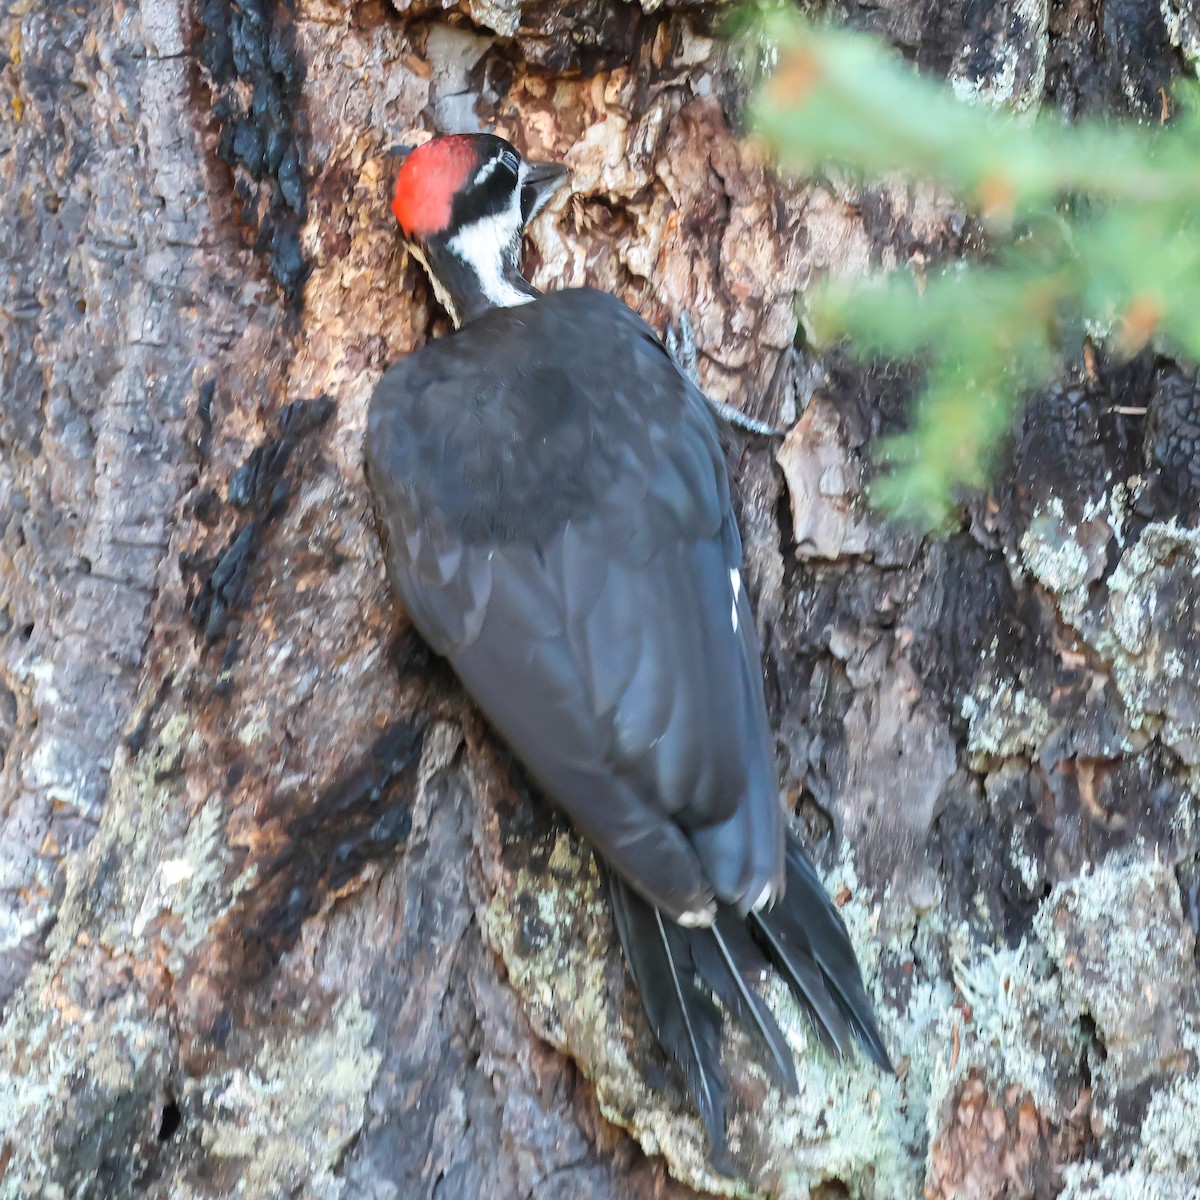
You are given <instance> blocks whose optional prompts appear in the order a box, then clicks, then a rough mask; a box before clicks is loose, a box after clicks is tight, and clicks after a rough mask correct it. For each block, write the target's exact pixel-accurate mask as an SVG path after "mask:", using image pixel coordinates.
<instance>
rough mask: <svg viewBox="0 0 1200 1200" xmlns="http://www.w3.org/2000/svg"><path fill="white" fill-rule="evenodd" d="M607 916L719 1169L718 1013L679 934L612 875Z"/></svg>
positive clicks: (721, 1086)
mask: <svg viewBox="0 0 1200 1200" xmlns="http://www.w3.org/2000/svg"><path fill="white" fill-rule="evenodd" d="M609 885H610V886H609V893H610V895H611V896H612V906H613V917H614V920H615V922H616V926H617V933H618V934H619V935H620V938H621V945H622V947H623V948H624V950H625V961H626V962H627V963H628V964H629V973H630V974H631V975H632V976H633V982H634V985H635V986H636V988H637V991H638V995H639V996H640V997H641V1001H642V1007H643V1008H644V1009H645V1011H646V1017H647V1019H648V1020H649V1022H650V1028H651V1029H653V1030H654V1035H655V1037H657V1038H658V1041H659V1044H660V1045H661V1046H662V1047H663V1049H664V1050H665V1051H666V1052H667V1054H668V1055H669V1056H670V1057H671V1058H672V1059H673V1060H674V1061H675V1062H676V1063H677V1064H678V1065H679V1067H680V1069H681V1070H682V1072H683V1078H684V1082H685V1083H686V1085H687V1090H688V1094H689V1095H690V1096H691V1098H692V1103H693V1104H694V1105H695V1106H696V1111H697V1112H698V1113H699V1114H700V1120H701V1121H702V1122H703V1123H704V1128H705V1130H706V1131H707V1133H708V1140H709V1145H710V1147H711V1148H712V1162H713V1166H714V1167H716V1168H717V1169H718V1170H721V1169H724V1168H723V1167H722V1163H724V1162H725V1161H726V1160H727V1159H728V1145H727V1143H726V1141H725V1073H724V1071H723V1070H722V1068H721V1014H720V1012H719V1011H718V1010H717V1007H716V1005H715V1004H714V1003H713V1002H712V999H711V997H710V996H709V995H708V994H707V993H706V992H705V991H704V990H703V989H702V988H700V987H699V986H698V985H697V980H696V967H695V963H694V962H693V960H692V955H691V951H690V950H689V949H688V945H687V942H686V940H685V931H684V930H682V929H681V928H680V927H679V926H678V925H675V924H673V923H672V922H671V921H669V920H664V919H663V917H662V914H661V913H660V912H659V911H658V909H656V908H654V907H653V906H652V905H650V904H648V903H646V901H645V900H643V899H642V898H641V896H639V895H637V893H636V892H633V891H631V890H630V889H629V888H628V887H626V886H625V884H624V883H622V882H621V880H620V879H618V878H617V877H616V876H613V875H610V876H609Z"/></svg>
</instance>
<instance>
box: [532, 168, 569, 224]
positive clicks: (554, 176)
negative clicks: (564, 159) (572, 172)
mask: <svg viewBox="0 0 1200 1200" xmlns="http://www.w3.org/2000/svg"><path fill="white" fill-rule="evenodd" d="M568 174H569V172H568V171H567V168H566V167H564V166H563V165H562V164H561V163H542V162H526V164H525V178H524V179H522V181H521V216H522V217H523V218H524V219H525V220H526V221H531V220H532V219H533V218H534V217H535V216H536V215H537V214H538V213H539V212H541V210H542V209H543V208H544V207H545V204H546V201H547V200H549V199H550V197H551V196H553V195H554V193H555V192H557V191H558V189H559V188H560V187H562V185H563V184H564V183H566V182H567V175H568Z"/></svg>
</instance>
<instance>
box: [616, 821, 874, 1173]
mask: <svg viewBox="0 0 1200 1200" xmlns="http://www.w3.org/2000/svg"><path fill="white" fill-rule="evenodd" d="M786 864H787V888H786V891H785V894H784V895H783V897H782V898H781V899H780V900H779V901H778V902H777V903H776V904H775V906H774V907H773V908H772V909H770V910H768V911H763V912H752V913H750V915H749V917H748V918H746V919H745V920H743V918H742V917H740V916H739V915H738V913H737V911H736V910H735V909H733V908H731V907H727V906H721V907H720V908H719V910H718V913H717V918H716V920H715V921H714V923H713V925H712V926H711V927H710V928H707V929H685V928H682V927H681V926H679V925H676V924H674V923H673V922H671V921H670V920H668V919H664V918H663V916H662V915H661V913H659V911H658V910H657V909H656V908H654V907H653V906H652V905H651V904H649V903H647V902H646V901H645V900H643V899H642V898H641V896H639V895H638V894H637V893H636V892H634V891H633V890H632V889H630V888H629V887H627V886H626V885H625V884H624V883H623V882H622V881H621V880H620V879H619V878H617V877H616V876H615V875H613V874H611V872H606V875H607V876H608V881H609V891H610V894H611V896H612V905H613V916H614V919H615V922H616V926H617V932H618V934H619V935H620V938H621V945H622V947H623V948H624V950H625V959H626V962H628V964H629V972H630V974H631V975H632V976H633V982H634V986H635V987H636V988H637V991H638V994H639V995H640V997H641V1000H642V1006H643V1008H644V1009H645V1011H646V1016H647V1018H648V1020H649V1022H650V1028H651V1029H652V1030H653V1031H654V1034H655V1036H656V1037H657V1038H658V1041H659V1044H660V1045H661V1046H662V1047H663V1049H664V1050H665V1051H666V1052H667V1054H668V1056H669V1057H670V1058H671V1059H672V1060H673V1061H674V1062H675V1063H676V1064H677V1065H678V1066H679V1068H680V1069H681V1070H682V1072H683V1078H684V1082H685V1084H686V1085H687V1090H688V1093H689V1095H690V1096H691V1098H692V1103H693V1104H694V1105H695V1107H696V1111H697V1112H698V1113H699V1115H700V1119H701V1121H702V1122H703V1123H704V1127H705V1129H706V1130H707V1132H708V1138H709V1144H710V1146H711V1147H712V1158H711V1161H712V1164H713V1166H714V1167H715V1168H716V1169H717V1170H719V1171H723V1172H725V1173H728V1172H729V1171H730V1170H731V1167H730V1165H729V1157H728V1144H727V1142H726V1140H725V1075H724V1072H723V1070H722V1068H721V1024H722V1017H721V1013H720V1011H719V1010H718V1009H717V1007H716V1005H715V1004H714V1003H713V1000H712V996H711V995H710V992H711V993H712V994H714V995H715V996H716V997H717V998H718V999H719V1000H720V1001H721V1003H722V1004H723V1005H724V1006H725V1008H726V1009H727V1010H728V1011H729V1012H730V1013H732V1014H733V1016H734V1019H735V1020H737V1021H738V1022H740V1024H741V1025H742V1026H743V1027H744V1028H745V1029H746V1030H747V1032H748V1033H750V1034H751V1035H752V1036H753V1037H755V1038H756V1039H757V1040H758V1041H759V1042H760V1043H761V1044H762V1045H763V1047H764V1048H765V1050H766V1053H767V1059H768V1062H769V1064H770V1067H771V1070H772V1073H773V1074H774V1075H775V1077H776V1081H777V1083H778V1084H779V1086H780V1087H781V1089H783V1090H786V1091H790V1092H794V1091H795V1090H796V1086H797V1083H796V1065H795V1060H794V1059H793V1057H792V1053H791V1050H790V1048H789V1046H788V1043H787V1040H786V1038H785V1037H784V1035H783V1033H782V1031H781V1030H780V1028H779V1025H778V1023H777V1022H776V1020H775V1018H774V1016H773V1015H772V1014H771V1010H770V1009H769V1008H768V1007H767V1005H766V1002H765V1001H764V1000H763V999H762V997H761V996H760V995H759V994H758V993H757V991H755V988H754V984H755V983H756V982H757V980H758V978H759V977H760V976H761V975H762V974H763V973H764V971H765V970H766V968H767V967H768V965H771V966H774V967H775V969H776V970H777V971H778V972H779V973H780V975H782V976H783V978H784V979H785V980H786V981H787V984H788V987H789V989H790V990H791V992H792V995H793V996H794V997H795V998H796V1001H797V1002H798V1003H799V1005H800V1006H801V1008H803V1009H804V1011H805V1012H806V1013H807V1014H808V1016H809V1019H810V1020H811V1021H812V1025H813V1028H814V1030H815V1031H816V1034H817V1037H818V1038H819V1039H820V1041H821V1044H822V1045H823V1046H824V1047H825V1048H826V1049H827V1050H828V1051H829V1053H830V1054H831V1055H833V1056H834V1057H835V1058H838V1059H841V1058H844V1057H845V1056H846V1055H847V1054H849V1053H850V1051H851V1047H852V1044H853V1043H854V1042H855V1041H857V1042H858V1043H859V1045H860V1046H861V1047H862V1049H863V1051H864V1053H865V1054H866V1055H867V1057H868V1058H869V1059H870V1060H871V1061H872V1062H873V1063H875V1064H876V1065H877V1066H878V1067H880V1068H881V1069H882V1070H884V1071H887V1072H888V1073H889V1074H891V1073H892V1071H893V1068H892V1063H891V1059H890V1058H889V1057H888V1053H887V1049H886V1047H885V1046H884V1044H883V1037H882V1035H881V1034H880V1032H879V1026H878V1024H877V1023H876V1020H875V1012H874V1009H873V1008H872V1006H871V1001H870V999H869V998H868V996H867V992H866V989H865V988H864V986H863V980H862V973H861V972H860V970H859V967H858V959H857V958H856V957H855V954H854V947H853V945H852V944H851V942H850V935H849V934H848V933H847V931H846V924H845V922H844V921H843V920H842V916H841V913H839V912H838V910H837V908H836V906H835V905H834V904H833V902H832V901H831V900H830V899H829V896H828V894H827V893H826V891H825V887H824V885H823V884H822V883H821V880H820V879H819V878H818V876H817V873H816V871H815V870H814V868H813V866H812V864H811V863H810V862H809V861H808V857H807V855H806V854H805V853H804V849H803V847H802V846H801V844H800V842H799V841H798V840H797V839H796V838H795V837H794V835H792V834H791V833H790V832H789V833H788V835H787V853H786Z"/></svg>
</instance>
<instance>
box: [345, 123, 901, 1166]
mask: <svg viewBox="0 0 1200 1200" xmlns="http://www.w3.org/2000/svg"><path fill="white" fill-rule="evenodd" d="M565 175H566V172H565V170H564V169H563V168H562V167H559V166H551V165H546V164H540V163H533V162H527V161H525V160H524V159H523V158H522V157H521V156H520V155H519V154H518V153H517V152H516V150H514V149H513V147H512V146H511V145H510V144H509V143H508V142H506V141H504V140H503V139H502V138H499V137H495V136H492V135H488V134H480V135H471V136H463V135H452V136H446V137H439V138H435V139H434V140H433V141H430V142H428V143H426V144H425V145H423V146H421V147H420V148H418V149H417V150H414V151H412V153H411V154H409V156H408V157H407V158H406V159H405V161H404V163H403V165H402V166H401V168H400V172H399V176H398V178H397V180H396V188H395V196H394V199H393V202H392V211H393V212H394V213H395V215H396V218H397V220H398V221H399V223H400V228H401V230H402V232H403V234H404V237H405V239H406V240H407V242H408V245H409V247H410V249H411V250H412V253H413V254H414V255H415V256H416V257H417V258H418V259H419V260H420V261H421V263H422V264H423V265H424V266H425V268H426V270H427V271H428V273H429V276H430V279H431V280H432V283H433V287H434V290H435V292H436V294H437V296H438V299H439V301H440V302H441V303H442V305H443V306H444V307H445V309H446V311H447V312H448V313H449V314H450V317H451V318H452V320H453V321H454V324H455V325H456V326H457V332H455V333H454V334H452V335H450V336H448V337H445V338H441V339H439V340H437V341H433V342H430V343H429V344H427V345H426V346H424V347H423V348H421V349H419V350H416V351H414V352H413V353H412V354H410V355H409V356H408V357H407V358H405V359H404V360H403V361H401V362H399V363H397V364H396V365H395V366H393V367H392V368H391V369H390V370H389V371H388V372H387V373H386V374H385V375H384V376H383V379H382V380H381V381H380V383H379V386H378V388H377V389H376V391H375V394H374V396H373V398H372V400H371V407H370V417H369V422H368V434H367V441H366V462H367V473H368V480H369V484H370V487H371V490H372V493H373V499H374V503H375V507H376V512H377V515H378V518H379V525H380V529H381V536H382V538H383V542H384V554H385V559H386V563H387V570H388V574H389V576H390V579H391V583H392V586H393V588H394V590H395V592H396V595H397V596H398V598H399V599H400V600H401V601H402V602H403V604H404V605H405V607H406V608H407V610H408V612H409V614H410V616H411V617H412V620H413V623H414V624H415V625H416V627H417V629H418V630H419V631H420V633H421V634H422V636H423V637H424V638H425V639H426V641H428V643H429V644H430V645H431V646H432V647H433V649H434V650H435V651H437V653H439V654H441V655H443V656H445V657H446V658H447V659H448V660H449V661H450V663H451V665H452V666H453V668H454V670H455V671H456V672H457V674H458V676H459V678H460V679H461V680H462V682H463V684H464V685H465V686H466V688H467V691H468V692H470V694H471V695H472V696H473V697H474V699H475V701H476V703H477V704H478V705H479V707H480V708H481V709H482V710H483V712H484V713H485V715H486V716H487V717H488V719H489V720H490V722H491V723H492V725H493V726H494V727H495V729H496V730H497V731H498V732H499V734H500V735H501V737H503V738H504V740H505V741H506V742H507V743H508V745H509V746H510V747H511V749H512V750H513V752H514V753H515V754H516V756H517V757H518V758H519V759H520V760H521V762H522V763H524V765H525V766H526V768H527V769H528V770H529V772H530V773H531V774H532V776H533V777H534V779H535V780H536V781H537V782H538V784H539V785H540V786H541V788H542V789H543V790H544V791H545V792H546V794H547V795H548V796H549V797H550V798H551V799H552V800H554V801H555V802H557V803H558V804H559V805H560V806H561V807H562V808H563V809H564V810H565V811H566V813H567V814H568V815H569V816H570V818H571V819H572V820H573V821H574V823H575V825H576V826H577V827H578V828H579V829H580V830H581V831H582V833H583V834H584V835H585V836H586V837H587V838H588V840H589V841H590V842H591V843H592V845H593V847H594V848H595V850H596V852H597V854H598V855H599V856H600V859H601V860H602V862H603V864H604V866H605V868H606V874H607V878H608V880H609V884H610V894H611V896H612V903H613V912H614V916H615V923H616V927H617V930H618V932H619V935H620V938H621V942H622V945H623V947H624V950H625V956H626V960H627V962H628V964H629V968H630V970H631V972H632V975H633V978H634V982H635V984H636V986H637V989H638V991H639V993H640V995H641V999H642V1003H643V1006H644V1007H645V1010H646V1015H647V1017H648V1018H649V1022H650V1025H651V1027H652V1029H653V1030H654V1033H655V1034H656V1036H657V1037H658V1040H659V1042H660V1043H661V1044H662V1046H663V1047H664V1049H665V1050H666V1051H667V1053H668V1054H669V1055H670V1056H671V1057H672V1058H673V1059H674V1060H675V1061H676V1062H677V1063H678V1064H679V1066H680V1067H681V1068H682V1072H683V1077H684V1080H685V1082H686V1085H687V1088H688V1091H689V1093H690V1094H691V1096H692V1099H693V1102H694V1103H695V1105H696V1108H697V1110H698V1112H699V1114H700V1116H701V1118H702V1120H703V1122H704V1125H705V1127H706V1130H707V1132H708V1136H709V1141H710V1145H711V1146H712V1149H713V1152H714V1162H717V1163H720V1162H721V1161H723V1160H724V1155H725V1132H724V1087H725V1085H724V1078H723V1074H722V1070H721V1063H720V1034H721V1022H722V1018H721V1015H720V1012H719V1010H718V1008H717V1007H716V1005H715V1004H714V1001H713V998H714V996H715V997H716V998H717V999H719V1000H720V1002H721V1004H722V1005H723V1007H724V1008H725V1009H726V1010H727V1011H728V1012H729V1013H731V1014H732V1015H733V1016H734V1017H735V1018H736V1019H737V1020H739V1021H740V1022H741V1023H742V1024H743V1025H744V1026H745V1027H746V1028H747V1029H748V1030H749V1031H750V1032H751V1033H752V1034H754V1035H756V1037H757V1038H758V1040H759V1042H760V1043H761V1045H762V1046H763V1048H764V1049H765V1051H766V1054H767V1059H768V1061H769V1062H770V1063H771V1065H772V1068H773V1071H774V1073H775V1076H776V1077H777V1079H778V1080H779V1082H780V1083H781V1085H782V1086H784V1087H791V1088H793V1089H794V1087H795V1085H796V1076H795V1065H794V1062H793V1060H792V1056H791V1053H790V1051H789V1049H788V1045H787V1042H786V1040H785V1039H784V1037H783V1034H782V1033H781V1031H780V1029H779V1027H778V1025H777V1024H776V1022H775V1020H774V1018H773V1017H772V1015H771V1012H770V1010H769V1009H768V1008H767V1006H766V1004H765V1003H764V1001H763V1000H762V998H761V996H760V995H759V994H758V992H757V990H756V984H757V983H758V982H759V980H760V979H761V978H762V977H763V976H764V975H765V973H766V971H767V969H768V967H769V966H773V967H774V968H775V969H776V970H777V971H779V972H780V973H781V974H782V976H783V978H784V979H785V980H786V981H787V983H788V984H789V986H790V988H791V990H792V992H793V994H794V995H795V996H796V999H797V1000H798V1001H799V1002H800V1005H801V1006H802V1008H803V1009H804V1010H805V1011H806V1012H807V1013H808V1015H809V1016H810V1017H811V1018H812V1021H813V1025H814V1027H815V1029H816V1031H817V1034H818V1035H819V1037H820V1039H821V1041H822V1042H823V1043H824V1045H825V1046H826V1047H827V1049H828V1050H829V1051H830V1052H832V1053H833V1054H834V1055H837V1056H839V1057H840V1056H842V1055H844V1054H845V1053H846V1052H847V1051H848V1049H849V1048H850V1045H851V1043H852V1041H855V1040H857V1041H858V1043H859V1044H860V1045H861V1046H862V1048H863V1049H864V1050H865V1052H866V1054H867V1056H868V1057H869V1058H870V1059H872V1060H873V1061H874V1062H875V1063H877V1064H878V1065H879V1066H880V1067H881V1068H883V1069H884V1070H886V1071H890V1070H891V1063H890V1062H889V1060H888V1055H887V1051H886V1049H885V1048H884V1044H883V1040H882V1038H881V1036H880V1033H879V1029H878V1027H877V1025H876V1021H875V1016H874V1013H873V1011H872V1008H871V1003H870V1001H869V1000H868V998H867V995H866V992H865V990H864V988H863V983H862V977H861V974H860V972H859V967H858V963H857V960H856V959H855V955H854V950H853V948H852V946H851V944H850V940H849V938H848V936H847V934H846V927H845V925H844V923H843V922H842V919H841V916H840V915H839V913H838V911H837V909H836V908H835V907H834V905H833V904H832V903H831V902H830V900H829V898H828V896H827V895H826V893H825V890H824V888H823V887H822V885H821V882H820V880H819V879H818V877H817V875H816V872H815V871H814V870H813V867H812V865H811V863H810V862H809V860H808V858H807V856H806V855H805V852H804V850H803V848H802V846H801V844H800V842H799V841H798V840H797V838H796V836H795V835H794V834H793V833H792V832H791V831H790V830H789V828H788V825H787V821H786V820H785V817H784V814H783V809H782V806H781V804H780V800H779V788H778V779H777V775H776V768H775V761H774V747H773V739H772V733H771V728H770V726H769V724H768V721H767V712H766V707H765V704H764V701H763V686H762V668H761V664H760V660H759V649H758V642H757V638H756V634H755V628H754V618H753V615H752V614H751V611H750V603H749V599H748V597H747V595H746V589H745V587H744V585H743V582H742V575H741V569H742V544H741V538H740V536H739V534H738V528H737V523H736V519H735V516H734V512H733V507H732V505H731V504H730V499H729V483H728V479H727V477H726V471H725V461H724V457H723V455H722V451H721V447H720V444H719V441H718V430H717V424H716V421H715V419H714V416H713V413H712V411H711V410H710V407H709V405H708V403H707V401H706V400H705V398H704V397H703V396H702V395H701V393H700V392H699V391H698V390H697V389H696V388H695V387H694V386H693V384H692V383H691V382H690V381H689V380H688V379H687V377H686V376H685V375H684V374H683V373H682V372H681V371H680V370H679V368H678V367H677V366H676V364H675V363H674V362H673V361H672V359H671V358H670V356H669V355H668V353H667V351H666V349H665V348H664V346H663V344H662V342H661V341H660V340H659V338H658V337H657V336H656V335H655V334H654V332H653V331H652V330H651V329H650V328H649V326H648V325H646V323H645V322H644V321H642V320H641V318H640V317H638V316H637V315H636V314H634V313H633V312H632V311H631V310H630V309H629V308H627V307H626V306H625V305H624V304H623V303H621V301H619V300H617V299H616V298H615V297H614V296H611V295H609V294H607V293H605V292H599V291H595V290H593V289H591V288H576V289H570V290H567V291H559V292H551V293H549V294H547V295H541V294H540V293H538V292H537V291H536V290H535V289H534V288H533V287H532V286H531V285H530V284H529V283H528V282H527V281H526V280H525V279H524V278H523V277H522V275H521V271H520V266H519V254H520V247H521V235H522V232H523V230H524V228H525V225H526V223H527V222H528V221H529V220H530V218H531V217H532V216H533V215H534V214H535V213H536V212H537V211H538V210H539V209H540V208H541V207H542V206H543V205H544V204H545V203H546V201H547V200H548V199H549V197H550V195H551V194H552V193H553V192H554V191H555V190H556V189H557V188H558V187H559V186H560V185H561V183H562V182H563V181H564V178H565Z"/></svg>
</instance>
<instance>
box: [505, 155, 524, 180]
mask: <svg viewBox="0 0 1200 1200" xmlns="http://www.w3.org/2000/svg"><path fill="white" fill-rule="evenodd" d="M500 165H501V166H502V167H503V168H504V169H505V170H506V171H510V172H512V175H513V178H514V179H515V178H516V177H517V176H518V175H519V174H520V171H521V160H520V159H519V158H517V156H516V154H515V153H514V152H513V151H512V150H502V151H501V152H500Z"/></svg>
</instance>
